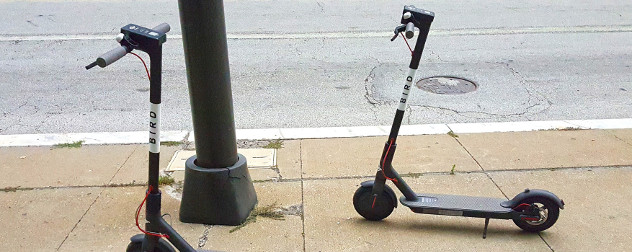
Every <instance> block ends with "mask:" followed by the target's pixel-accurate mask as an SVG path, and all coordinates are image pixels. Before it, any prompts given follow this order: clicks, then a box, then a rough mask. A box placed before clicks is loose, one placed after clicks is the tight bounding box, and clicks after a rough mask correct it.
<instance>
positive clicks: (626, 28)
mask: <svg viewBox="0 0 632 252" xmlns="http://www.w3.org/2000/svg"><path fill="white" fill-rule="evenodd" d="M605 32H632V25H614V26H570V27H519V28H478V29H450V30H446V29H437V30H431V31H430V36H469V35H472V36H476V35H512V34H540V33H605ZM390 36H393V33H392V32H371V31H369V32H312V33H229V34H228V35H227V37H228V39H233V40H240V39H322V38H331V39H340V38H381V37H390ZM115 37H116V34H107V35H105V34H103V35H89V34H79V35H0V42H7V41H64V40H114V38H115ZM168 37H169V39H182V35H181V34H170V35H169V36H168Z"/></svg>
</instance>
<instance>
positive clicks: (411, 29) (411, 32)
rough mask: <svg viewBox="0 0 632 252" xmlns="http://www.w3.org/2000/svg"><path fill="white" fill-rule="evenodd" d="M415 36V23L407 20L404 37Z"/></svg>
mask: <svg viewBox="0 0 632 252" xmlns="http://www.w3.org/2000/svg"><path fill="white" fill-rule="evenodd" d="M414 36H415V24H413V22H408V24H406V38H408V39H411V38H413V37H414Z"/></svg>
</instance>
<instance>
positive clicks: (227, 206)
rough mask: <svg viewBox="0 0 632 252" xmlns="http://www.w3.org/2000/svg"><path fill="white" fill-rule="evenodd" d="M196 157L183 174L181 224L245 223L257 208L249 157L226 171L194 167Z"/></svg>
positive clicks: (188, 163)
mask: <svg viewBox="0 0 632 252" xmlns="http://www.w3.org/2000/svg"><path fill="white" fill-rule="evenodd" d="M196 158H197V156H192V157H190V158H189V159H187V162H186V165H185V170H184V186H183V189H182V203H181V204H180V221H182V222H186V223H199V224H210V225H231V226H236V225H239V224H241V223H243V222H244V221H245V220H246V218H248V215H249V214H250V211H252V209H253V208H254V207H255V205H256V204H257V194H256V193H255V188H254V186H253V185H252V181H251V179H250V173H249V172H248V166H247V163H246V157H244V156H243V155H241V154H238V160H237V163H235V164H234V165H233V166H231V167H226V168H203V167H198V166H197V165H195V163H194V161H195V160H196Z"/></svg>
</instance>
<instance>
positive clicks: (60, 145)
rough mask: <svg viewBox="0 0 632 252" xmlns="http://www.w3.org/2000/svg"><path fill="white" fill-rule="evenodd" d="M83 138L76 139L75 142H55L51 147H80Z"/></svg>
mask: <svg viewBox="0 0 632 252" xmlns="http://www.w3.org/2000/svg"><path fill="white" fill-rule="evenodd" d="M83 142H84V141H83V140H82V141H76V142H72V143H60V144H55V145H53V148H81V146H82V145H83Z"/></svg>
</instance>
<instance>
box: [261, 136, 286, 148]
mask: <svg viewBox="0 0 632 252" xmlns="http://www.w3.org/2000/svg"><path fill="white" fill-rule="evenodd" d="M263 148H264V149H277V150H278V149H281V148H283V140H281V139H276V140H272V141H270V142H269V143H268V144H267V145H265V146H263Z"/></svg>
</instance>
